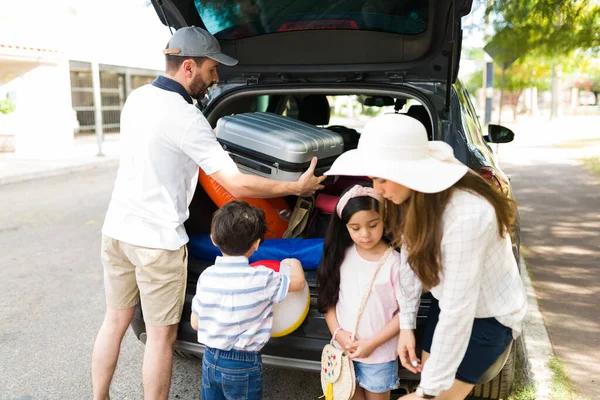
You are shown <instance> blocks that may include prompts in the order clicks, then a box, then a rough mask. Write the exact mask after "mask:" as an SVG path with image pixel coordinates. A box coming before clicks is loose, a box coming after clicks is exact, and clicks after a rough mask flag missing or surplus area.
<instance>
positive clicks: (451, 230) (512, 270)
mask: <svg viewBox="0 0 600 400" xmlns="http://www.w3.org/2000/svg"><path fill="white" fill-rule="evenodd" d="M326 175H359V176H360V175H362V176H365V175H368V176H370V177H371V178H372V179H373V187H374V189H375V191H376V192H377V193H379V194H381V195H382V197H384V198H385V199H386V202H385V206H384V218H385V221H386V226H387V229H388V230H389V231H390V235H391V237H392V239H393V242H394V244H395V245H396V246H399V247H400V248H401V259H402V262H403V263H407V264H408V265H409V266H410V268H411V269H412V271H413V272H414V274H415V279H417V280H418V281H419V282H420V284H422V286H423V288H424V290H426V291H429V292H431V294H432V296H433V300H432V306H431V308H430V311H429V314H428V317H427V322H426V326H425V334H424V338H423V346H422V350H423V352H422V355H421V359H422V361H420V360H419V359H418V358H417V357H416V355H415V337H414V329H415V327H416V321H415V319H416V314H417V310H418V301H415V299H414V298H411V295H410V293H413V292H412V291H402V292H403V296H404V298H403V299H402V302H401V307H402V306H403V305H404V306H405V307H412V309H411V310H410V311H412V312H409V313H407V310H406V309H405V310H404V312H402V315H405V316H410V317H408V318H406V317H405V318H401V319H400V329H401V331H400V338H399V342H398V355H399V356H400V361H401V362H402V365H403V366H404V367H405V368H406V369H408V370H410V371H412V372H414V373H416V372H417V371H419V372H421V382H420V385H419V388H418V390H417V392H416V393H411V394H409V395H407V396H404V397H402V399H417V398H429V399H433V398H435V399H452V400H454V399H464V398H465V397H466V396H467V395H468V394H469V392H470V391H471V390H472V388H473V386H474V384H475V383H477V381H478V379H479V378H480V377H481V376H482V375H483V373H484V372H485V371H486V370H487V369H488V368H489V367H490V366H491V365H492V364H493V363H494V362H495V361H496V360H497V359H498V357H499V356H500V355H501V354H502V353H503V352H504V350H506V348H507V346H509V345H510V344H511V341H512V340H513V338H516V337H517V336H518V335H519V334H520V332H521V322H522V320H523V318H524V317H525V313H526V307H527V305H526V296H525V290H524V288H523V284H522V282H521V278H520V276H519V271H518V268H517V264H516V261H515V259H514V256H513V253H512V244H511V240H510V235H509V230H510V227H511V226H512V223H513V221H514V218H515V215H516V211H515V204H514V202H513V201H512V200H510V199H508V198H506V197H505V196H504V195H503V194H501V193H499V192H497V191H496V190H495V189H494V188H493V187H492V186H490V185H489V184H488V183H487V182H486V181H485V180H483V179H482V178H481V177H479V176H478V175H477V174H476V173H474V172H473V171H471V170H469V169H468V168H467V167H466V166H465V165H463V164H461V163H460V162H459V161H458V160H456V158H454V154H453V151H452V148H451V147H450V146H449V145H448V144H446V143H444V142H436V141H433V142H428V141H427V134H426V131H425V128H424V127H423V125H422V124H421V123H420V122H418V121H417V120H416V119H414V118H411V117H409V116H406V115H402V114H386V115H383V116H380V117H376V118H373V119H372V120H371V121H369V122H368V123H367V125H366V126H365V129H364V132H363V134H362V135H361V139H360V142H359V144H358V148H357V149H356V150H351V151H348V152H346V153H344V154H342V155H341V156H340V157H339V158H338V159H337V160H336V161H335V162H334V164H333V165H332V167H331V170H330V171H328V172H327V173H326ZM415 305H416V306H415ZM419 363H420V364H419Z"/></svg>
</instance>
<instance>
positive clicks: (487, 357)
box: [421, 297, 513, 385]
mask: <svg viewBox="0 0 600 400" xmlns="http://www.w3.org/2000/svg"><path fill="white" fill-rule="evenodd" d="M439 316H440V305H439V302H438V301H437V299H435V298H434V297H432V298H431V307H430V308H429V314H427V322H426V323H425V333H424V334H423V345H422V347H421V348H422V349H423V351H426V352H428V353H430V354H431V342H432V341H433V333H434V332H435V327H436V325H437V323H438V319H439ZM512 340H513V337H512V329H510V328H508V327H506V326H504V325H502V324H501V323H500V322H498V320H497V319H496V318H475V320H474V321H473V330H472V331H471V338H470V339H469V345H468V346H467V352H466V353H465V356H464V357H463V360H462V362H461V363H460V365H459V366H458V371H456V379H458V380H459V381H461V382H466V383H470V384H473V385H475V384H477V382H478V381H479V378H481V376H482V375H483V374H484V373H485V371H487V370H488V368H489V367H491V366H492V365H493V364H494V363H495V362H496V360H498V357H500V356H501V355H502V353H504V350H506V348H507V347H508V346H509V345H510V344H511V342H512Z"/></svg>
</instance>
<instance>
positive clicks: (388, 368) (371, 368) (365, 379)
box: [354, 359, 400, 393]
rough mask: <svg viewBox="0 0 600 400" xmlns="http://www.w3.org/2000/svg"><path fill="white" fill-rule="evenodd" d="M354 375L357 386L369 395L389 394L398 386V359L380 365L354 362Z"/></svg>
mask: <svg viewBox="0 0 600 400" xmlns="http://www.w3.org/2000/svg"><path fill="white" fill-rule="evenodd" d="M354 374H355V375H356V383H357V384H358V386H360V387H361V388H363V389H365V390H368V391H369V392H371V393H385V392H389V391H390V390H394V389H396V388H397V387H398V385H399V384H400V379H399V378H398V359H395V360H394V361H389V362H384V363H381V364H365V363H362V362H358V361H354Z"/></svg>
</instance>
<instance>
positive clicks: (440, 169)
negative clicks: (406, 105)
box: [325, 113, 469, 193]
mask: <svg viewBox="0 0 600 400" xmlns="http://www.w3.org/2000/svg"><path fill="white" fill-rule="evenodd" d="M468 170H469V168H468V167H467V166H466V165H464V164H463V163H461V162H460V161H458V160H457V159H456V158H455V157H454V150H452V147H450V145H448V144H447V143H445V142H442V141H431V142H430V141H428V140H427V132H426V131H425V127H424V126H423V124H422V123H421V122H419V121H418V120H416V119H415V118H412V117H409V116H408V115H404V114H395V113H394V114H384V115H382V116H379V117H375V118H373V119H371V120H370V121H369V122H367V124H366V125H365V128H364V130H363V133H362V134H361V135H360V140H359V142H358V147H357V148H356V150H350V151H347V152H345V153H344V154H342V155H341V156H339V157H338V158H337V159H336V160H335V162H334V163H333V165H332V166H331V169H330V170H329V171H327V172H325V175H350V176H370V177H374V178H382V179H386V180H390V181H393V182H396V183H399V184H401V185H403V186H406V187H408V188H410V189H413V190H416V191H417V192H422V193H437V192H441V191H443V190H446V189H448V188H449V187H450V186H452V185H454V184H455V183H456V182H457V181H458V180H459V179H460V178H462V177H463V176H464V175H465V174H466V173H467V171H468Z"/></svg>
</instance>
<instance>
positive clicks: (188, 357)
mask: <svg viewBox="0 0 600 400" xmlns="http://www.w3.org/2000/svg"><path fill="white" fill-rule="evenodd" d="M173 355H174V356H175V357H177V358H183V359H186V360H199V359H200V357H198V356H197V355H194V354H191V353H186V352H185V351H183V350H175V349H174V350H173Z"/></svg>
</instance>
